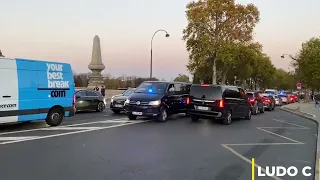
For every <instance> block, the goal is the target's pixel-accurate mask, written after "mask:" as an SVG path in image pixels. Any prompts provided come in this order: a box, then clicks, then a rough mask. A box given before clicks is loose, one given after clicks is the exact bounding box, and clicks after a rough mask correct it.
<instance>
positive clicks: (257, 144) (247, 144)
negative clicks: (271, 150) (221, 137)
mask: <svg viewBox="0 0 320 180" xmlns="http://www.w3.org/2000/svg"><path fill="white" fill-rule="evenodd" d="M302 144H305V143H243V144H225V145H227V146H271V145H302Z"/></svg>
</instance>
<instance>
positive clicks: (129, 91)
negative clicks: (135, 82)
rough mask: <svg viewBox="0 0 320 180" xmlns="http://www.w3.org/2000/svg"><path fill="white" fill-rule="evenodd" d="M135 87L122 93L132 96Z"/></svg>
mask: <svg viewBox="0 0 320 180" xmlns="http://www.w3.org/2000/svg"><path fill="white" fill-rule="evenodd" d="M134 90H135V89H127V90H126V91H124V92H123V93H122V94H123V95H124V96H130V95H131V94H133V92H134Z"/></svg>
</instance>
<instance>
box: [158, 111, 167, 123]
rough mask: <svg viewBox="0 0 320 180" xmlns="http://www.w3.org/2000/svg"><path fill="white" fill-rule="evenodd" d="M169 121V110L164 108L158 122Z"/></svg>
mask: <svg viewBox="0 0 320 180" xmlns="http://www.w3.org/2000/svg"><path fill="white" fill-rule="evenodd" d="M167 119H168V113H167V110H166V108H162V109H161V110H160V116H159V117H158V121H160V122H166V121H167Z"/></svg>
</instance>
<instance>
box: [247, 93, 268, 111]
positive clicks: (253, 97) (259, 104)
mask: <svg viewBox="0 0 320 180" xmlns="http://www.w3.org/2000/svg"><path fill="white" fill-rule="evenodd" d="M247 97H248V99H249V102H250V105H251V110H252V114H258V113H259V112H260V113H264V106H263V96H262V95H261V93H259V92H247Z"/></svg>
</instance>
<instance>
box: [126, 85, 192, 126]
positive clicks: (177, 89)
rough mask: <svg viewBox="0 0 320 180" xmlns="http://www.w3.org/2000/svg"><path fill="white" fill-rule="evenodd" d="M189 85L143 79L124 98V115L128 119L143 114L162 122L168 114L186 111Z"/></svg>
mask: <svg viewBox="0 0 320 180" xmlns="http://www.w3.org/2000/svg"><path fill="white" fill-rule="evenodd" d="M190 86H191V84H188V83H184V82H164V81H145V82H143V83H142V84H141V85H140V86H139V87H138V88H137V89H136V90H135V91H134V93H133V94H132V95H131V96H130V97H129V98H128V99H127V100H126V102H125V107H124V108H125V112H126V115H127V116H128V118H129V119H130V120H135V119H136V118H137V117H138V116H144V117H154V118H157V119H158V120H159V121H162V122H164V121H167V118H168V116H169V115H172V114H177V113H186V100H187V98H188V93H189V90H190Z"/></svg>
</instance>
